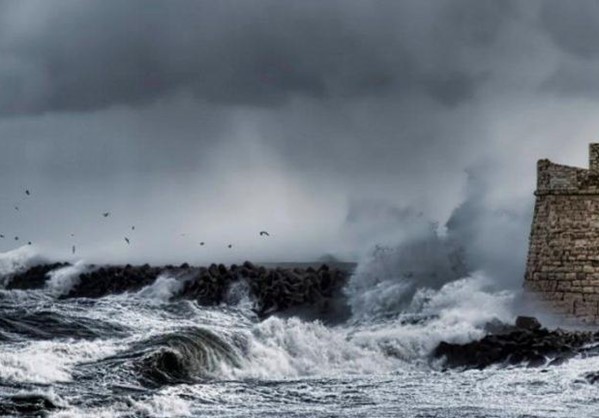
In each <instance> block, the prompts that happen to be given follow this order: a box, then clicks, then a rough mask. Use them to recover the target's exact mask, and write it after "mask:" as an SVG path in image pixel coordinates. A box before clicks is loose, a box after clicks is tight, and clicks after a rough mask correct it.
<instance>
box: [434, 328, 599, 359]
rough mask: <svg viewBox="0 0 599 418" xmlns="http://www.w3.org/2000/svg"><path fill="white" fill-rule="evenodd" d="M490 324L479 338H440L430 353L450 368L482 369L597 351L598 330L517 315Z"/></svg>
mask: <svg viewBox="0 0 599 418" xmlns="http://www.w3.org/2000/svg"><path fill="white" fill-rule="evenodd" d="M490 325H491V326H490V327H489V331H490V333H489V334H488V335H486V336H485V337H484V338H481V339H480V340H477V341H472V342H469V343H466V344H455V343H448V342H445V341H443V342H441V343H440V344H439V345H438V346H437V347H436V349H435V350H434V352H433V353H432V357H433V358H437V359H443V361H444V364H445V365H446V366H447V367H450V368H475V369H484V368H486V367H489V366H491V365H525V366H528V367H540V366H552V365H557V364H561V363H563V362H564V361H567V360H568V359H570V358H572V357H573V356H576V355H597V354H599V331H598V332H591V331H566V330H562V329H555V330H548V329H546V328H543V327H542V326H541V324H540V323H539V321H537V320H536V319H535V318H532V317H518V318H517V320H516V323H515V324H514V325H508V324H490Z"/></svg>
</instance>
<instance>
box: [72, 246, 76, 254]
mask: <svg viewBox="0 0 599 418" xmlns="http://www.w3.org/2000/svg"><path fill="white" fill-rule="evenodd" d="M72 251H73V254H75V246H74V245H73V248H72Z"/></svg>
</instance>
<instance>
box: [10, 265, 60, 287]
mask: <svg viewBox="0 0 599 418" xmlns="http://www.w3.org/2000/svg"><path fill="white" fill-rule="evenodd" d="M68 265H69V264H68V263H52V264H42V265H38V266H34V267H31V268H29V269H27V270H25V271H23V272H20V273H16V274H13V275H11V276H10V277H8V278H7V281H6V289H21V290H28V289H39V288H42V287H44V286H45V285H46V280H47V279H48V273H49V272H51V271H53V270H57V269H59V268H62V267H66V266H68Z"/></svg>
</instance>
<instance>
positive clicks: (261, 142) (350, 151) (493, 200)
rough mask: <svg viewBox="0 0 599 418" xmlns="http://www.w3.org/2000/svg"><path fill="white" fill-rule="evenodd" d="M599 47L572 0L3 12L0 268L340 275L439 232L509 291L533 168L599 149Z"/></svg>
mask: <svg viewBox="0 0 599 418" xmlns="http://www.w3.org/2000/svg"><path fill="white" fill-rule="evenodd" d="M598 37H599V2H596V1H586V0H584V1H583V0H573V1H567V2H565V1H560V0H546V1H534V0H530V1H510V0H492V1H488V0H434V1H432V0H430V1H429V0H413V1H405V0H401V1H383V0H381V1H358V0H356V1H350V0H345V1H332V0H314V1H312V0H303V1H291V0H289V1H285V0H260V1H255V0H243V1H241V0H239V1H228V0H220V1H196V0H185V1H184V0H169V1H155V0H127V1H121V0H102V1H99V0H98V1H91V0H90V1H80V0H53V1H51V2H50V1H46V0H0V233H3V234H4V235H5V236H6V238H5V239H4V240H0V250H8V249H10V248H14V247H15V246H18V245H19V244H22V243H23V242H26V241H29V240H31V241H33V242H34V243H35V245H36V246H37V247H38V248H40V249H41V251H42V252H45V253H48V254H51V255H53V256H55V257H63V258H64V257H67V256H69V254H70V251H71V245H73V244H75V245H77V248H78V252H79V253H78V255H81V256H84V257H87V258H89V259H92V260H94V259H98V260H111V261H124V260H132V261H142V260H148V261H161V262H162V261H171V262H182V261H189V262H195V263H202V262H207V261H211V260H216V259H223V260H230V261H234V260H235V261H238V260H243V259H246V258H251V259H257V260H305V259H314V258H317V257H319V256H321V255H323V254H334V255H338V256H340V257H342V258H354V257H357V256H359V254H361V253H363V252H364V251H366V250H367V249H368V248H369V247H371V246H372V245H373V244H375V243H378V242H383V243H384V242H387V241H392V240H393V239H396V238H397V237H398V236H401V231H402V230H403V228H404V227H406V224H410V223H414V222H423V220H425V222H437V223H438V224H439V225H440V230H441V232H442V233H443V231H444V225H445V224H446V222H447V221H448V220H449V219H451V222H450V224H449V225H448V227H447V229H448V230H449V229H453V230H451V231H449V232H451V233H453V234H454V235H455V236H459V237H460V238H461V239H463V240H464V241H465V242H466V244H465V245H466V246H468V247H469V248H470V253H471V255H472V260H473V261H472V263H473V264H477V263H480V264H481V265H485V266H491V267H489V269H494V270H496V271H504V274H507V273H505V272H506V271H507V272H509V274H510V275H511V277H516V276H518V275H519V274H520V273H521V270H522V268H523V260H524V257H525V249H526V239H527V236H528V229H529V226H530V221H531V208H532V204H533V195H532V191H533V190H534V183H535V163H536V160H537V159H539V158H545V157H547V158H550V159H552V160H554V161H559V162H562V163H567V164H571V165H580V166H586V164H587V143H588V142H591V141H593V140H597V139H598V138H597V132H599V118H598V117H597V115H598V114H599V73H597V68H599V66H598V65H599V43H598V42H597V41H596V40H597V39H598ZM25 189H29V190H30V191H31V193H32V195H31V196H29V197H27V196H26V195H25V194H24V190H25ZM15 206H18V207H19V210H18V211H17V210H16V209H15ZM107 211H110V212H111V216H110V217H109V218H103V217H102V216H101V214H102V212H107ZM133 225H135V227H136V230H135V231H132V230H131V226H133ZM263 229H265V230H267V231H269V232H270V233H271V237H270V238H269V239H266V238H260V237H259V236H258V232H259V231H260V230H263ZM71 234H74V236H71ZM16 235H18V236H19V237H20V241H19V242H18V243H17V242H16V241H14V236H16ZM125 236H127V237H129V238H130V239H131V241H132V245H130V246H128V245H127V244H126V243H125V242H124V237H125ZM201 241H204V242H206V245H205V246H204V247H201V246H200V245H199V242H201ZM230 243H231V244H233V248H231V249H228V248H227V245H228V244H230ZM518 280H520V277H518Z"/></svg>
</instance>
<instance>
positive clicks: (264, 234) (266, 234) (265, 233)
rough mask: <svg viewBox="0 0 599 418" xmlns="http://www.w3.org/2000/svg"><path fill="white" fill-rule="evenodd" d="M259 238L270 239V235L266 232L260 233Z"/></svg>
mask: <svg viewBox="0 0 599 418" xmlns="http://www.w3.org/2000/svg"><path fill="white" fill-rule="evenodd" d="M260 236H261V237H263V236H267V237H270V234H269V233H268V232H266V231H260Z"/></svg>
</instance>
